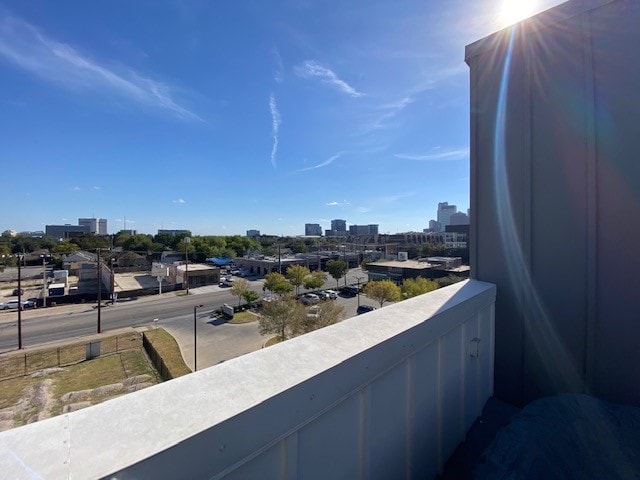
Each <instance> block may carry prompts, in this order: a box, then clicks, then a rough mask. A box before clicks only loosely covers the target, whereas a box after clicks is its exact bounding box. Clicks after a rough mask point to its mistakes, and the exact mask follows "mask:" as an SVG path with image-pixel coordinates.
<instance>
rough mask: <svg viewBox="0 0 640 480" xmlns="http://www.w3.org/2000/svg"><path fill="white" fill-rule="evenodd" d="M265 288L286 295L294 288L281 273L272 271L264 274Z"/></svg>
mask: <svg viewBox="0 0 640 480" xmlns="http://www.w3.org/2000/svg"><path fill="white" fill-rule="evenodd" d="M264 288H266V289H267V290H269V291H270V292H273V293H277V294H279V295H284V294H285V293H289V292H291V291H292V290H293V285H291V284H290V283H289V282H288V281H287V279H286V278H285V276H284V275H282V274H281V273H278V272H271V273H267V274H266V275H265V276H264Z"/></svg>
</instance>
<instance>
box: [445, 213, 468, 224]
mask: <svg viewBox="0 0 640 480" xmlns="http://www.w3.org/2000/svg"><path fill="white" fill-rule="evenodd" d="M449 225H469V217H468V215H467V214H466V213H464V212H456V213H454V214H453V215H451V217H449Z"/></svg>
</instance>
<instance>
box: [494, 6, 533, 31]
mask: <svg viewBox="0 0 640 480" xmlns="http://www.w3.org/2000/svg"><path fill="white" fill-rule="evenodd" d="M535 4H536V2H535V0H503V2H502V6H501V7H500V12H499V14H498V19H499V21H500V24H501V26H503V27H508V26H509V25H513V24H514V23H518V22H519V21H520V20H524V19H525V18H527V17H530V16H531V15H532V13H533V9H534V7H535Z"/></svg>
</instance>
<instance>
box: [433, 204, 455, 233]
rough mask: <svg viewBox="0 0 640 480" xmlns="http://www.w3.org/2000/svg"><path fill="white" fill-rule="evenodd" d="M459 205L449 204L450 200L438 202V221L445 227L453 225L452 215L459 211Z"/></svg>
mask: <svg viewBox="0 0 640 480" xmlns="http://www.w3.org/2000/svg"><path fill="white" fill-rule="evenodd" d="M457 211H458V207H456V206H455V205H449V203H448V202H440V203H438V223H440V224H441V225H442V226H443V227H446V226H447V225H451V215H453V214H454V213H457Z"/></svg>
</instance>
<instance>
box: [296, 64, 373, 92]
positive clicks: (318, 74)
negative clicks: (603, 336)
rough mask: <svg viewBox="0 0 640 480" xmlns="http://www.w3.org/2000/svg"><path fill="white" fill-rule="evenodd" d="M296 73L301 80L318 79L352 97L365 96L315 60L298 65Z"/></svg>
mask: <svg viewBox="0 0 640 480" xmlns="http://www.w3.org/2000/svg"><path fill="white" fill-rule="evenodd" d="M295 72H296V75H298V76H299V77H301V78H318V79H320V80H321V81H322V82H324V83H327V84H329V85H331V86H333V87H336V88H337V89H338V90H340V91H341V92H343V93H346V94H347V95H350V96H352V97H362V96H363V95H364V93H361V92H358V91H357V90H356V89H355V88H353V87H352V86H351V85H349V84H348V83H347V82H345V81H344V80H342V79H340V77H338V75H336V74H335V73H334V72H333V71H332V70H331V69H329V68H327V67H323V66H322V65H320V64H319V63H317V62H314V61H313V60H307V61H306V62H304V63H303V64H302V65H298V66H297V67H295Z"/></svg>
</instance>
